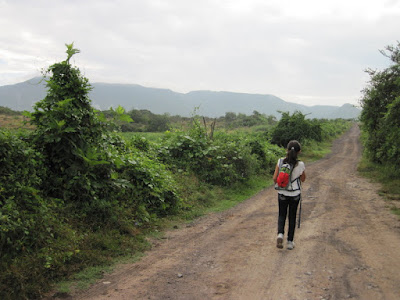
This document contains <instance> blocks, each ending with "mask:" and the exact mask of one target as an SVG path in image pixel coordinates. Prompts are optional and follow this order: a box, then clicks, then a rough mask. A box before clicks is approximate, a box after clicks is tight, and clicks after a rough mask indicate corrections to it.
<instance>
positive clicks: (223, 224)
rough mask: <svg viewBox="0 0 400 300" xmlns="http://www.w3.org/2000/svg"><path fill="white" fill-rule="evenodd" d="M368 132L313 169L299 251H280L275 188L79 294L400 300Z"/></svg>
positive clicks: (393, 241) (396, 252)
mask: <svg viewBox="0 0 400 300" xmlns="http://www.w3.org/2000/svg"><path fill="white" fill-rule="evenodd" d="M358 137H359V129H358V127H353V128H352V129H351V130H350V131H349V132H348V133H347V134H346V135H344V136H343V137H342V138H340V139H339V140H337V141H336V142H335V144H334V146H333V152H332V154H330V155H329V156H328V157H326V158H325V159H322V160H320V161H318V162H316V163H313V164H309V165H307V166H306V168H307V170H306V172H307V181H306V182H305V183H304V185H303V213H302V223H301V228H300V229H296V236H295V242H296V248H295V249H294V250H292V251H290V250H287V249H286V248H284V249H277V248H276V223H277V211H278V207H277V196H276V191H275V190H274V189H273V188H272V187H271V188H268V189H265V190H264V191H262V192H260V193H259V194H258V195H256V196H254V197H252V198H251V199H249V200H247V201H245V202H244V203H242V204H240V205H238V206H237V207H235V208H233V209H231V210H229V211H226V212H224V213H221V214H213V215H211V216H207V217H204V218H202V219H200V220H198V221H196V222H195V223H194V224H191V225H190V226H187V227H185V228H182V229H177V230H175V231H172V232H169V233H168V234H167V238H166V239H165V240H163V241H161V242H158V244H155V245H154V247H153V249H152V250H151V251H149V252H148V254H147V255H146V256H145V257H144V258H143V259H142V260H141V261H140V262H138V263H135V264H131V265H123V266H121V267H120V268H118V270H117V271H115V272H114V273H113V274H110V275H106V276H105V278H104V279H103V280H101V281H100V282H99V283H98V284H96V285H94V286H93V287H92V288H90V289H89V290H88V291H86V292H84V293H82V294H80V295H75V296H74V297H73V298H74V299H201V300H204V299H246V300H247V299H255V300H257V299H374V300H376V299H400V222H399V220H398V219H397V218H396V217H395V216H393V215H392V214H390V212H389V210H388V209H387V208H386V207H385V205H386V204H385V202H384V200H383V199H382V198H380V196H379V195H378V194H377V189H378V187H377V186H375V185H373V184H371V183H369V182H368V181H367V180H366V179H363V178H361V177H359V176H358V175H357V173H356V165H357V162H358V160H359V158H360V154H361V153H360V144H359V142H358Z"/></svg>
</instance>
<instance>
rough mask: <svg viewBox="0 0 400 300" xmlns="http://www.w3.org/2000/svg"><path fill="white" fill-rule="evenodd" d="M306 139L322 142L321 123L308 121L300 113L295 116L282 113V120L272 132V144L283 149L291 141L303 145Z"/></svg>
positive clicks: (294, 114)
mask: <svg viewBox="0 0 400 300" xmlns="http://www.w3.org/2000/svg"><path fill="white" fill-rule="evenodd" d="M306 139H312V140H316V141H321V140H322V129H321V125H320V123H319V121H317V120H306V119H305V115H303V114H302V113H301V112H299V111H297V112H295V113H293V115H290V114H289V113H287V112H284V113H282V118H281V119H280V120H279V122H278V124H277V125H276V126H275V127H274V129H273V130H272V132H271V142H272V143H273V144H276V145H279V146H282V147H286V146H287V144H288V143H289V142H290V141H291V140H297V141H299V142H300V143H301V142H303V141H304V140H306Z"/></svg>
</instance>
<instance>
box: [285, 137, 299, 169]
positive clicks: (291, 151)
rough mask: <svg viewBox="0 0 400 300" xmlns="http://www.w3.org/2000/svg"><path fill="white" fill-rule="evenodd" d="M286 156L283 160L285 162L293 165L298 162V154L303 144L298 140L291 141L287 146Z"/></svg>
mask: <svg viewBox="0 0 400 300" xmlns="http://www.w3.org/2000/svg"><path fill="white" fill-rule="evenodd" d="M286 150H287V152H286V157H285V159H284V160H283V162H284V163H289V164H290V165H292V166H295V165H296V164H297V161H298V160H297V154H298V153H299V152H300V150H301V145H300V143H299V142H298V141H295V140H293V141H290V142H289V143H288V145H287V147H286Z"/></svg>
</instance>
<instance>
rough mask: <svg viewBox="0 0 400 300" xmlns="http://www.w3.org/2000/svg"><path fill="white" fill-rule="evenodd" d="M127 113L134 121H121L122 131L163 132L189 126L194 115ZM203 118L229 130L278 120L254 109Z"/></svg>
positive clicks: (146, 112)
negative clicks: (247, 111) (251, 111)
mask: <svg viewBox="0 0 400 300" xmlns="http://www.w3.org/2000/svg"><path fill="white" fill-rule="evenodd" d="M102 113H103V114H104V115H105V116H107V117H108V118H112V116H113V111H112V110H106V111H102ZM126 114H127V115H128V116H130V117H131V118H132V120H133V122H129V123H120V124H119V125H120V128H121V131H122V132H163V131H167V130H172V129H176V128H182V127H187V126H188V125H190V124H191V122H192V117H182V116H179V115H175V116H171V115H169V114H162V115H159V114H154V113H152V112H151V111H149V110H146V109H140V110H139V109H132V110H130V111H127V112H126ZM194 114H195V112H194ZM202 119H204V121H205V122H206V123H212V122H215V124H216V127H217V128H224V129H228V130H229V129H237V128H242V127H254V126H261V127H262V126H264V128H267V127H270V126H272V125H274V124H276V122H277V120H276V118H275V116H272V115H271V116H267V115H265V114H261V113H259V112H258V111H254V112H253V114H252V115H246V114H242V113H234V112H227V113H226V114H225V116H221V117H218V118H209V117H202ZM117 123H118V122H117Z"/></svg>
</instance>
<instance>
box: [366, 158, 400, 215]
mask: <svg viewBox="0 0 400 300" xmlns="http://www.w3.org/2000/svg"><path fill="white" fill-rule="evenodd" d="M392 168H393V166H392ZM358 171H359V172H360V174H361V175H362V176H364V177H366V178H368V179H369V180H371V181H373V182H378V183H380V184H381V188H380V190H379V194H380V195H381V196H382V197H383V198H384V199H385V200H386V202H387V206H388V208H389V209H390V210H391V211H392V213H394V214H395V215H397V216H398V217H399V218H400V172H399V171H398V170H394V169H390V167H388V166H383V165H379V164H376V163H373V162H371V161H369V160H368V159H367V158H366V157H365V155H364V156H363V157H362V159H361V161H360V163H359V165H358Z"/></svg>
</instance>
